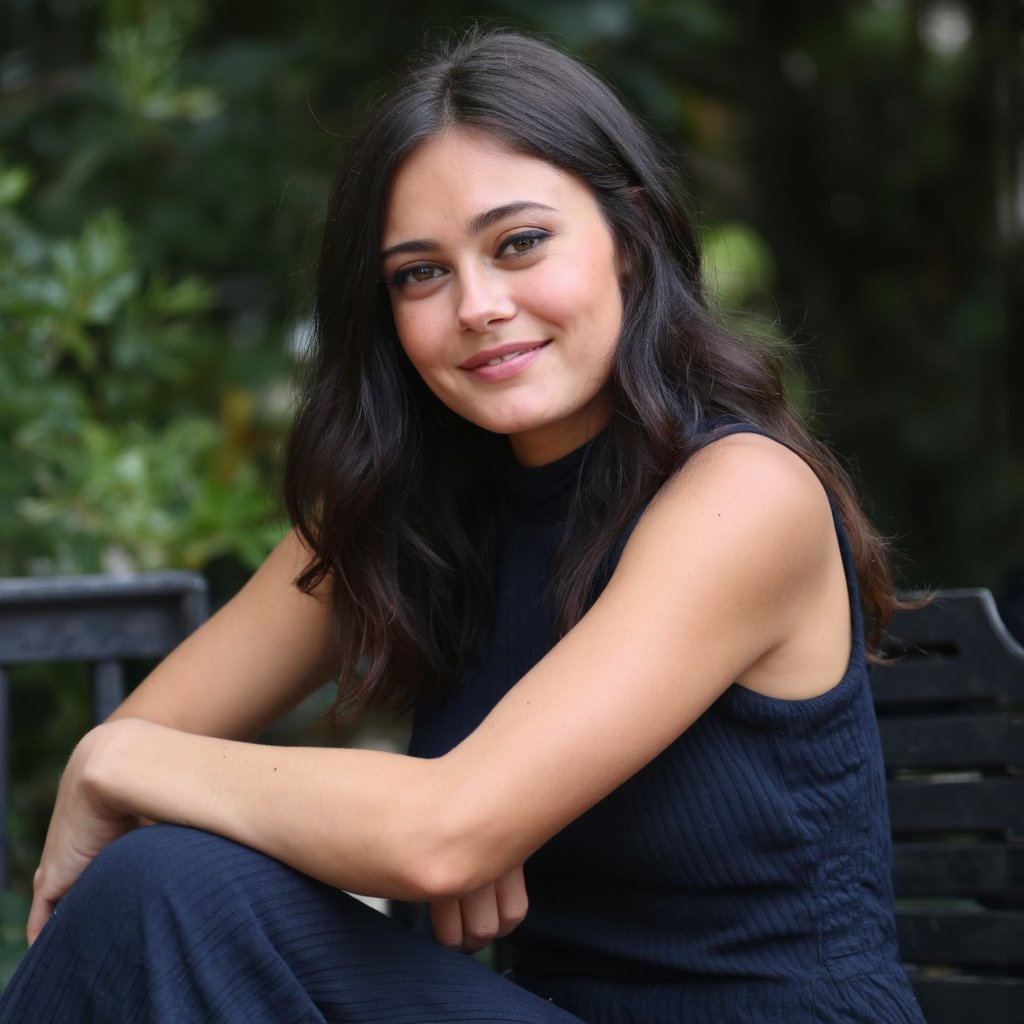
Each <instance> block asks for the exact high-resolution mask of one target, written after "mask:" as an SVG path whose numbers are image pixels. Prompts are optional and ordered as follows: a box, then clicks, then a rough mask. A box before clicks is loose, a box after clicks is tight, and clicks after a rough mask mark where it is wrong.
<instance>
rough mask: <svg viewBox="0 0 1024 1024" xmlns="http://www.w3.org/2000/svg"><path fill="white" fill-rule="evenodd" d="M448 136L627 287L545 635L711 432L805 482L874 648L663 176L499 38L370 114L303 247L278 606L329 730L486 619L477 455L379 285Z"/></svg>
mask: <svg viewBox="0 0 1024 1024" xmlns="http://www.w3.org/2000/svg"><path fill="white" fill-rule="evenodd" d="M453 127H461V128H464V129H467V130H472V131H476V132H480V133H483V134H486V135H487V136H490V137H492V138H494V139H496V140H498V141H499V142H501V143H502V144H503V145H505V146H507V147H508V148H509V149H510V150H511V151H513V152H517V153H522V154H525V155H529V156H533V157H539V158H540V159H542V160H545V161H547V162H548V163H550V164H552V165H554V166H556V167H559V168H562V169H563V170H566V171H569V172H571V173H572V174H574V175H576V177H577V178H579V179H580V180H581V181H583V182H584V183H585V184H586V185H587V187H588V188H589V189H590V191H591V192H592V194H593V195H594V197H595V198H596V200H597V202H598V203H599V205H600V208H601V210H602V212H603V214H604V217H605V219H606V221H607V223H608V224H609V226H610V228H611V231H612V234H613V237H614V239H615V243H616V246H617V250H618V253H619V256H620V258H621V260H622V264H623V266H625V267H627V268H628V273H627V274H626V275H625V280H624V282H623V306H624V317H623V327H622V334H621V337H620V340H619V344H618V346H617V350H616V356H615V361H614V367H613V370H612V377H611V382H610V388H611V393H612V398H613V402H614V411H613V415H612V417H611V420H610V422H609V424H608V426H607V427H606V428H605V430H604V431H603V432H602V434H601V435H600V436H599V438H598V439H597V440H596V441H595V443H594V444H593V445H592V447H591V449H590V450H589V451H588V455H587V459H586V463H585V472H584V474H583V476H582V478H581V483H580V487H579V491H578V493H577V496H576V499H575V503H574V507H573V510H572V512H571V515H570V519H569V522H568V525H567V529H566V535H565V539H564V542H563V544H562V547H561V551H560V554H559V557H558V559H557V565H556V571H555V574H554V579H553V583H552V598H553V602H554V607H555V608H556V610H557V614H558V620H559V624H560V627H561V629H563V630H565V629H568V628H569V627H570V626H571V625H572V624H573V623H575V622H576V621H577V620H578V619H579V618H580V617H581V616H582V615H583V614H584V612H585V611H586V610H587V608H588V607H589V606H590V604H591V603H592V601H593V600H594V598H595V596H596V594H597V592H598V590H599V588H600V586H601V581H602V579H603V575H604V571H605V567H606V562H607V558H608V556H609V552H610V551H611V550H612V549H613V548H614V546H615V544H616V542H617V541H618V540H619V539H620V537H621V536H622V535H623V533H624V531H625V530H626V529H627V528H628V526H629V524H630V523H631V522H632V521H633V519H634V518H635V517H636V515H637V514H638V513H639V512H640V511H641V510H642V509H643V508H644V506H645V505H646V504H647V502H649V501H650V499H651V497H652V496H653V494H654V493H655V492H656V491H657V489H658V488H659V487H660V486H661V484H662V483H663V482H664V481H665V480H666V478H667V477H668V476H669V475H670V474H671V473H672V472H674V471H675V470H676V469H677V468H678V467H679V466H680V465H681V464H682V463H683V462H684V461H685V460H686V458H687V457H688V456H689V455H691V454H692V453H693V452H694V451H695V450H696V449H697V448H699V447H701V446H703V445H705V444H707V443H708V442H709V441H710V440H712V439H713V438H714V436H715V432H714V430H711V431H710V432H709V430H708V426H709V423H711V424H713V423H714V422H716V421H718V420H720V419H721V418H723V417H725V418H731V419H734V420H740V421H742V422H745V423H750V424H753V425H755V426H757V427H759V428H760V429H762V430H763V431H764V432H766V433H767V434H769V435H770V436H771V437H773V438H775V439H777V440H778V441H780V442H781V443H783V444H785V445H786V446H788V447H789V448H791V449H793V450H794V451H795V452H797V453H799V454H800V455H801V456H802V457H803V458H804V459H805V460H806V461H807V462H808V463H809V464H810V466H811V467H812V468H813V469H814V471H815V472H816V473H817V474H818V476H819V478H820V479H821V481H822V483H823V484H824V486H825V488H826V489H827V491H828V492H829V494H830V495H831V496H832V499H833V501H834V502H835V503H836V506H837V508H838V510H839V513H840V516H841V518H842V521H843V523H844V525H845V527H846V529H847V532H848V534H849V536H850V541H851V546H852V550H853V555H854V560H855V563H856V567H857V573H858V577H859V581H860V589H861V598H862V606H863V609H864V612H865V621H866V625H867V629H868V634H869V637H875V638H877V635H878V632H879V630H880V628H881V626H882V625H883V624H884V622H885V621H886V619H887V617H888V614H889V612H890V611H891V609H892V607H893V595H892V586H891V580H890V575H889V568H888V560H887V552H886V547H885V544H884V543H883V541H882V539H881V538H880V537H879V536H878V534H877V533H876V532H875V531H874V529H873V528H872V527H871V525H870V524H869V522H868V521H867V519H866V518H865V516H864V514H863V512H862V511H861V509H860V506H859V504H858V502H857V500H856V497H855V495H854V492H853V488H852V486H851V484H850V481H849V479H848V478H847V475H846V473H845V472H844V471H843V469H842V467H841V466H840V465H839V463H838V462H837V461H836V459H835V457H834V456H833V454H832V453H831V452H830V451H829V450H828V449H827V448H826V447H825V446H823V445H821V444H820V443H818V442H817V441H815V440H814V439H813V438H812V437H811V436H810V435H809V433H808V431H807V430H806V428H805V427H804V425H803V424H802V423H801V421H800V420H799V418H798V417H797V416H796V415H795V413H794V412H793V410H792V409H791V408H790V407H789V405H788V404H787V401H786V398H785V396H784V394H783V390H782V386H781V384H780V378H779V374H778V370H777V367H776V365H775V363H774V361H773V358H772V357H770V356H769V354H768V352H767V351H766V350H765V349H764V347H763V346H761V345H759V344H757V343H756V342H753V341H751V340H749V339H747V338H744V337H742V336H740V335H738V334H736V333H735V332H733V331H731V330H729V329H727V328H725V327H724V326H723V325H722V324H721V323H720V322H718V321H717V320H716V319H715V317H714V316H712V315H711V314H710V313H709V311H708V306H707V301H706V297H705V295H704V289H703V283H702V279H701V262H700V248H699V245H698V240H697V235H696V231H695V227H694V223H693V221H692V219H691V217H690V216H689V214H688V213H687V211H686V209H685V207H684V204H683V194H684V193H683V188H682V184H681V182H680V180H679V179H678V176H677V172H676V170H675V162H674V160H673V159H672V157H671V155H670V154H668V153H667V152H666V151H665V150H664V149H663V148H662V147H661V145H660V144H659V143H658V141H657V140H656V139H655V138H654V137H653V136H652V134H651V133H650V131H649V130H648V129H647V127H646V126H645V125H644V124H643V122H642V121H641V120H640V119H639V118H638V117H637V116H636V115H634V114H633V113H631V112H630V111H629V110H628V109H627V108H626V106H625V105H624V104H623V103H622V101H621V100H620V99H619V98H618V97H617V96H616V94H615V93H614V92H613V91H612V90H611V89H610V88H609V87H608V86H607V85H606V84H605V83H604V82H602V81H601V80H600V79H599V78H598V77H597V76H596V75H595V74H593V73H592V72H591V71H590V70H589V69H587V68H586V67H584V66H583V65H582V64H580V63H579V62H577V61H575V60H574V59H572V58H571V57H569V56H567V55H565V54H564V53H561V52H560V51H558V50H557V49H555V48H553V47H552V46H549V45H547V44H546V43H543V42H539V41H537V40H534V39H530V38H527V37H524V36H521V35H518V34H514V33H507V32H499V33H479V32H473V33H471V34H470V35H468V36H466V37H465V38H463V39H462V40H460V41H457V42H455V43H454V44H449V45H446V46H442V47H440V48H438V49H437V50H435V51H434V52H433V53H432V54H431V55H430V56H429V57H427V58H425V59H424V60H423V61H421V62H419V63H415V64H414V65H413V66H412V67H411V68H410V70H409V72H408V73H407V75H406V77H405V78H404V79H403V80H402V81H401V82H400V84H399V85H398V86H397V87H396V88H395V89H394V90H393V91H392V92H390V93H389V94H388V95H387V96H386V97H385V98H384V99H383V100H382V101H381V103H380V104H379V105H378V106H377V108H376V109H375V111H374V112H373V113H372V115H371V116H370V118H369V120H368V122H367V123H366V125H365V126H364V128H363V130H362V131H361V133H360V134H359V135H358V136H357V137H356V139H355V140H354V142H353V144H352V146H351V149H350V152H349V157H348V161H347V164H346V167H345V168H344V169H343V171H342V173H341V175H340V176H339V178H338V181H337V182H336V184H335V187H334V191H333V194H332V197H331V200H330V205H329V208H328V214H327V220H326V224H325V228H324V237H323V247H322V253H321V259H320V264H319V281H318V290H317V304H316V345H315V351H314V354H313V358H312V360H311V363H310V366H309V371H308V375H307V379H306V382H305V389H304V393H303V396H302V400H301V406H300V409H299V412H298V416H297V418H296V421H295V425H294V429H293V431H292V435H291V439H290V443H289V449H288V457H287V465H286V479H285V496H286V501H287V505H288V510H289V514H290V516H291V518H292V521H293V522H294V524H295V526H296V528H297V529H298V531H299V533H300V535H301V536H302V537H303V539H304V540H305V542H306V543H307V544H308V545H309V547H310V549H311V551H312V552H313V555H312V560H311V562H310V564H309V566H308V567H307V568H306V570H305V572H303V573H302V575H301V576H300V577H299V579H298V581H297V582H298V585H299V586H300V588H302V589H303V590H305V591H307V592H308V591H312V590H314V589H316V588H319V587H321V586H322V585H325V584H326V585H327V586H328V587H329V591H330V595H331V600H332V602H333V605H334V609H335V614H336V617H337V623H338V626H337V634H338V642H339V644H340V650H341V662H342V665H343V666H344V668H343V672H342V675H341V677H340V680H339V681H340V683H341V702H340V705H339V706H340V708H341V710H342V711H343V712H344V711H347V710H350V709H353V708H355V707H357V706H360V705H361V704H363V703H365V702H366V701H374V702H383V703H386V704H390V705H392V706H394V707H398V708H402V707H406V706H408V705H409V704H411V703H412V702H413V701H415V700H416V699H418V698H419V697H421V696H423V695H426V694H429V693H433V692H440V691H441V690H443V689H444V687H445V686H446V685H447V683H448V682H450V681H451V680H452V679H453V678H454V677H455V675H456V673H457V672H458V668H459V665H460V663H461V662H462V660H463V659H464V658H465V656H466V654H467V652H468V651H469V650H470V649H471V647H472V644H473V643H474V641H475V639H476V638H477V637H478V636H479V635H480V630H481V625H482V621H483V619H484V618H485V616H486V609H487V605H488V601H487V576H488V564H489V563H488V557H489V556H488V552H489V550H490V540H489V538H490V524H491V512H490V509H489V507H488V501H487V496H486V494H485V493H484V491H483V489H482V488H480V487H479V486H478V485H477V482H476V481H477V480H478V479H479V467H480V464H481V461H480V460H482V459H483V458H485V457H486V456H487V453H488V452H493V451H494V445H495V444H496V443H497V440H498V439H495V438H494V437H493V436H492V435H488V434H486V433H485V432H484V431H482V430H480V429H479V428H477V427H475V426H473V425H471V424H469V423H467V422H465V421H463V420H461V419H459V418H458V417H457V416H456V415H455V414H453V413H451V412H450V411H449V410H448V409H446V408H445V407H444V406H443V405H442V404H441V403H440V402H439V401H438V400H437V399H436V398H434V397H433V396H432V395H431V394H430V393H429V392H428V391H427V389H426V387H425V386H424V385H423V383H422V381H420V379H419V377H418V376H417V374H416V373H415V372H414V371H413V369H412V368H411V366H410V364H409V363H408V360H407V359H406V358H405V356H404V354H403V352H402V350H401V346H400V345H399V342H398V338H397V336H396V333H395V328H394V323H393V321H392V317H391V310H390V306H389V302H388V297H387V293H386V290H385V287H384V285H383V284H382V282H381V280H380V274H379V254H380V251H381V233H382V225H383V221H384V215H385V205H386V203H387V198H388V190H389V187H390V182H391V179H392V176H393V174H394V172H395V169H396V167H397V166H398V164H399V163H400V162H401V161H402V160H403V159H404V158H405V157H406V156H407V155H408V154H409V153H411V152H412V151H413V150H414V149H415V148H416V147H417V146H418V145H420V144H421V143H422V142H424V141H425V140H426V139H429V138H431V137H432V136H434V135H436V134H437V133H439V132H441V131H443V130H445V129H449V128H453ZM453 453H457V456H458V457H453ZM357 669H358V671H357Z"/></svg>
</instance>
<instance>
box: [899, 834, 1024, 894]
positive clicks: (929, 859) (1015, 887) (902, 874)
mask: <svg viewBox="0 0 1024 1024" xmlns="http://www.w3.org/2000/svg"><path fill="white" fill-rule="evenodd" d="M893 885H894V886H895V889H896V892H898V893H899V894H900V895H901V896H910V897H913V896H969V897H975V898H984V897H997V898H998V897H1004V896H1005V895H1006V894H1007V893H1009V892H1013V891H1016V892H1019V893H1021V894H1022V896H1021V900H1022V906H1024V846H1010V845H1009V844H1006V843H974V844H970V845H959V844H956V843H949V842H936V843H922V842H897V843H894V844H893Z"/></svg>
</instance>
